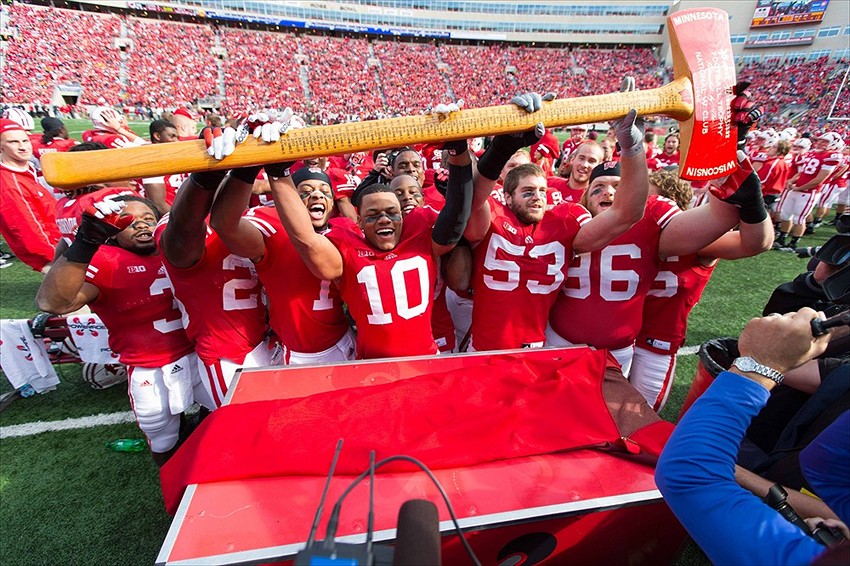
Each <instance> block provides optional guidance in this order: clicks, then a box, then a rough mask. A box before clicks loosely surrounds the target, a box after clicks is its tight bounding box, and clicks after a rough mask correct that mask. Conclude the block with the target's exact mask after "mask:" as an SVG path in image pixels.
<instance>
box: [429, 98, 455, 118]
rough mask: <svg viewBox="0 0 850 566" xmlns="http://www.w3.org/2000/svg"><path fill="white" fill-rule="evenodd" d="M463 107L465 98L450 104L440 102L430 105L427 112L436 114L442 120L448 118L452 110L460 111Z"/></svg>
mask: <svg viewBox="0 0 850 566" xmlns="http://www.w3.org/2000/svg"><path fill="white" fill-rule="evenodd" d="M462 109H463V99H462V98H461V99H459V100H458V101H457V102H450V103H449V104H442V103H440V104H438V105H436V106H434V107H429V108H428V110H427V111H426V113H427V114H436V115H437V117H438V118H439V119H441V120H444V119H446V118H448V116H449V114H451V113H452V112H460V111H461V110H462Z"/></svg>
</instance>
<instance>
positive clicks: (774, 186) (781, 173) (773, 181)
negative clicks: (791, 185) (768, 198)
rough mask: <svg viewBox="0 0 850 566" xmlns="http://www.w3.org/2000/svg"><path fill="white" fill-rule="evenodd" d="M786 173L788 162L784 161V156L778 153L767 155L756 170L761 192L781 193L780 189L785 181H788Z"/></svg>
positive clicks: (787, 171)
mask: <svg viewBox="0 0 850 566" xmlns="http://www.w3.org/2000/svg"><path fill="white" fill-rule="evenodd" d="M788 173H789V168H788V162H787V161H785V158H784V157H781V156H778V155H775V156H773V157H769V158H768V159H767V161H765V162H764V164H763V165H762V166H761V169H759V170H758V176H759V180H760V181H761V192H762V194H764V195H778V194H782V191H783V190H785V183H787V182H788Z"/></svg>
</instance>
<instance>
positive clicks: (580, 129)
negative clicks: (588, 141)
mask: <svg viewBox="0 0 850 566" xmlns="http://www.w3.org/2000/svg"><path fill="white" fill-rule="evenodd" d="M586 137H587V126H585V125H583V124H577V125H575V126H570V137H569V138H567V139H565V140H564V143H563V145H562V146H561V162H563V161H569V159H570V156H571V155H572V154H573V152H574V151H575V150H576V149H578V146H580V145H581V144H582V143H583V142H584V141H585V138H586Z"/></svg>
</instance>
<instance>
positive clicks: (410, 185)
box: [389, 146, 456, 352]
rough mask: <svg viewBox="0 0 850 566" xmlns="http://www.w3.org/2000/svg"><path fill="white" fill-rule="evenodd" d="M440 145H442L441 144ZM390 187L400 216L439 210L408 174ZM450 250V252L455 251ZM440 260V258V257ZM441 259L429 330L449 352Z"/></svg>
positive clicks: (451, 342)
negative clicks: (399, 206)
mask: <svg viewBox="0 0 850 566" xmlns="http://www.w3.org/2000/svg"><path fill="white" fill-rule="evenodd" d="M441 147H442V146H441ZM389 186H390V189H392V191H393V192H394V193H395V194H396V196H397V197H398V201H399V203H400V204H401V214H402V218H405V217H407V215H408V214H410V213H411V212H412V211H413V210H415V209H417V208H421V207H426V208H428V209H431V210H433V211H434V213H435V214H437V213H438V212H439V209H438V208H434V207H431V206H428V205H426V204H425V197H424V196H423V195H422V187H420V186H419V183H417V182H416V179H414V178H413V177H411V176H410V175H397V176H396V177H394V178H393V180H392V181H390V185H389ZM455 251H456V250H452V252H450V253H455ZM440 259H441V260H442V258H440ZM442 270H443V265H442V261H441V263H440V265H439V269H438V270H437V285H436V289H435V290H434V306H433V309H432V311H431V330H432V331H433V334H434V341H435V342H436V343H437V347H438V348H439V349H440V351H441V352H451V351H453V350H454V348H455V327H454V324H453V322H452V316H451V314H450V313H449V310H448V306H447V305H446V283H445V280H444V279H443V276H442V275H443V274H442Z"/></svg>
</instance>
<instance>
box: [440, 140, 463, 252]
mask: <svg viewBox="0 0 850 566" xmlns="http://www.w3.org/2000/svg"><path fill="white" fill-rule="evenodd" d="M443 150H444V151H448V153H449V184H448V188H447V189H446V204H445V206H444V207H443V209H442V210H441V211H440V214H439V215H438V216H437V221H436V222H435V223H434V230H433V231H432V233H431V243H432V244H433V251H434V255H435V256H441V255H443V254H445V253H447V252H449V251H450V250H452V248H454V247H455V245H456V244H457V243H458V242H459V241H460V239H461V237H462V236H463V231H464V230H465V229H466V223H467V221H468V220H469V214H470V211H471V209H472V160H471V158H470V157H469V148H468V146H467V143H466V140H457V141H453V142H448V143H446V144H445V145H444V146H443Z"/></svg>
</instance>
